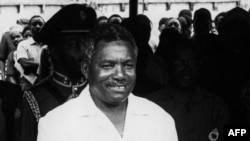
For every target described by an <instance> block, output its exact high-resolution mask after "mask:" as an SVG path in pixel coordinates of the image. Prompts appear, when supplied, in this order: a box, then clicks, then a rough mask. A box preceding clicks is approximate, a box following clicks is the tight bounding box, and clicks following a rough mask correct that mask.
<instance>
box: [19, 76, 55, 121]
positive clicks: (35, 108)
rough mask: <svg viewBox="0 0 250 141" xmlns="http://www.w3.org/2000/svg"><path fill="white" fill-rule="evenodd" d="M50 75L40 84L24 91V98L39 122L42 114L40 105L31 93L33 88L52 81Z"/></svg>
mask: <svg viewBox="0 0 250 141" xmlns="http://www.w3.org/2000/svg"><path fill="white" fill-rule="evenodd" d="M50 77H51V76H50V75H49V76H47V77H45V78H44V79H42V80H41V81H39V82H38V83H35V84H34V85H33V86H31V87H29V88H28V89H27V90H25V91H24V94H23V97H24V98H25V99H26V100H27V102H28V104H29V107H30V109H31V111H32V113H33V115H34V116H35V118H36V121H37V122H38V121H39V119H40V118H41V112H40V107H39V105H38V102H37V100H36V98H35V96H34V95H33V93H32V92H31V90H32V88H34V87H37V86H40V85H42V84H44V83H45V82H47V81H48V80H49V79H50Z"/></svg>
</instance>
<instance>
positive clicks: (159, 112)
mask: <svg viewBox="0 0 250 141" xmlns="http://www.w3.org/2000/svg"><path fill="white" fill-rule="evenodd" d="M133 106H134V107H133V108H135V110H138V111H139V110H140V113H145V114H148V115H150V116H153V117H154V118H155V119H157V118H160V119H162V120H165V121H167V122H174V120H173V118H172V116H171V115H170V114H169V113H167V112H166V111H165V110H164V109H163V108H162V107H160V106H159V105H158V104H156V103H155V102H153V101H151V100H148V99H146V98H142V97H138V96H134V95H133Z"/></svg>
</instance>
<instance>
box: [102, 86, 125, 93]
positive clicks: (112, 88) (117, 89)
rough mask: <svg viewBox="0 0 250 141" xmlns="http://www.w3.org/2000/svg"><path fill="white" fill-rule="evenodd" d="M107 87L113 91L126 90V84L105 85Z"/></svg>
mask: <svg viewBox="0 0 250 141" xmlns="http://www.w3.org/2000/svg"><path fill="white" fill-rule="evenodd" d="M107 87H108V88H109V89H110V90H112V91H115V92H125V91H127V87H128V85H107Z"/></svg>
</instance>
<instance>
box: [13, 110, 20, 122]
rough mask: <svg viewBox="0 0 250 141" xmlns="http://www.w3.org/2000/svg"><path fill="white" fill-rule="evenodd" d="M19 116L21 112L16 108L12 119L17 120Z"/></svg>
mask: <svg viewBox="0 0 250 141" xmlns="http://www.w3.org/2000/svg"><path fill="white" fill-rule="evenodd" d="M20 116H21V110H20V109H19V108H16V110H15V113H14V118H15V119H18V118H19V117H20Z"/></svg>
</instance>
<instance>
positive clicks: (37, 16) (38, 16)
mask: <svg viewBox="0 0 250 141" xmlns="http://www.w3.org/2000/svg"><path fill="white" fill-rule="evenodd" d="M35 18H41V19H42V20H43V22H44V23H45V20H44V18H43V17H42V16H40V15H34V16H32V17H31V18H30V20H29V25H31V21H32V20H33V19H35Z"/></svg>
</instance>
